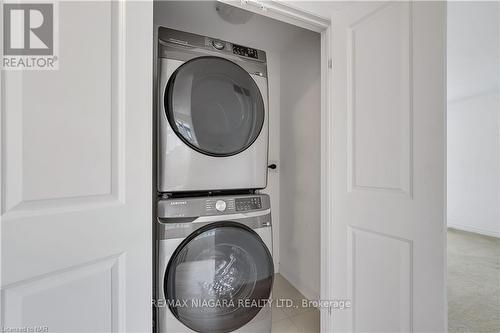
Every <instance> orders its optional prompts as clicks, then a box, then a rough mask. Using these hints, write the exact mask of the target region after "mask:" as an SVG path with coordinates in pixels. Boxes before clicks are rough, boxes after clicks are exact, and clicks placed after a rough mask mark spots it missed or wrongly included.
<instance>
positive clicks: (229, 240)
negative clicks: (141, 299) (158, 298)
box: [164, 221, 274, 333]
mask: <svg viewBox="0 0 500 333" xmlns="http://www.w3.org/2000/svg"><path fill="white" fill-rule="evenodd" d="M273 275H274V268H273V260H272V257H271V253H270V252H269V250H268V249H267V247H266V245H265V244H264V242H263V241H262V239H261V238H260V237H259V235H257V233H255V231H253V230H252V229H250V228H248V227H246V226H244V225H242V224H240V223H236V222H229V221H224V222H216V223H212V224H210V225H207V226H204V227H202V228H200V229H198V230H197V231H195V232H194V233H193V234H191V235H190V236H189V237H188V238H186V239H185V240H184V241H183V242H182V243H181V245H179V247H178V248H177V249H176V251H175V252H174V254H173V255H172V257H171V259H170V261H169V263H168V266H167V270H166V272H165V277H164V290H165V299H166V300H167V305H168V306H169V308H170V310H171V311H172V313H173V315H174V316H175V317H176V318H177V319H178V320H179V321H180V322H182V323H183V324H184V325H186V326H187V327H189V328H190V329H192V330H194V331H197V332H213V333H217V332H219V333H223V332H231V331H234V330H236V329H238V328H240V327H242V326H244V325H245V324H247V323H248V322H250V321H251V320H252V319H253V318H254V317H255V316H256V315H257V313H258V312H259V311H260V310H261V308H262V307H264V306H266V303H267V301H268V299H269V296H270V295H271V290H272V285H273Z"/></svg>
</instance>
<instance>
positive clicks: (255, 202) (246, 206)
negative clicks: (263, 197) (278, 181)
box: [235, 197, 262, 212]
mask: <svg viewBox="0 0 500 333" xmlns="http://www.w3.org/2000/svg"><path fill="white" fill-rule="evenodd" d="M235 203H236V211H237V212H241V211H247V210H255V209H261V208H262V202H261V201H260V197H249V198H238V199H236V200H235Z"/></svg>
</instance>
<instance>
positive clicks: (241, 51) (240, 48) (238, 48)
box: [233, 44, 259, 59]
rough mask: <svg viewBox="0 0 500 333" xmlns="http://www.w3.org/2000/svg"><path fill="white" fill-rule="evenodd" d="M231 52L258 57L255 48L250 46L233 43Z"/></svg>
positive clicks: (248, 56)
mask: <svg viewBox="0 0 500 333" xmlns="http://www.w3.org/2000/svg"><path fill="white" fill-rule="evenodd" d="M233 53H234V54H237V55H240V56H243V57H247V58H253V59H259V54H258V52H257V50H256V49H252V48H250V47H245V46H240V45H235V44H233Z"/></svg>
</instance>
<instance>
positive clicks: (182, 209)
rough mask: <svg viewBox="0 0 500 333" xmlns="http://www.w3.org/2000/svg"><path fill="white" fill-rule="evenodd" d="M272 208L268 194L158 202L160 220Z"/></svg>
mask: <svg viewBox="0 0 500 333" xmlns="http://www.w3.org/2000/svg"><path fill="white" fill-rule="evenodd" d="M269 208H270V200H269V196H268V195H267V194H247V195H244V194H243V195H238V196H236V195H235V196H213V197H205V198H168V199H163V200H159V201H158V207H157V214H158V215H157V216H158V217H159V218H167V219H168V218H180V217H183V218H184V217H185V218H187V217H200V216H219V215H230V214H235V213H248V212H253V211H262V210H265V209H269Z"/></svg>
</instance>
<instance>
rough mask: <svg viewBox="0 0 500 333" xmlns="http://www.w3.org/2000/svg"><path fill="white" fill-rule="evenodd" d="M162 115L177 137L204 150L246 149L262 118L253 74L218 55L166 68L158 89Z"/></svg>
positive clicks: (229, 152) (212, 153)
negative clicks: (169, 70)
mask: <svg viewBox="0 0 500 333" xmlns="http://www.w3.org/2000/svg"><path fill="white" fill-rule="evenodd" d="M164 103H165V110H166V115H167V119H168V121H169V123H170V126H171V127H172V129H173V130H174V131H175V133H177V135H178V136H179V138H180V139H181V140H182V141H184V142H185V143H186V144H187V145H188V146H190V147H191V148H193V149H195V150H196V151H198V152H200V153H203V154H206V155H210V156H218V157H224V156H231V155H235V154H238V153H240V152H242V151H243V150H245V149H247V148H248V147H249V146H250V145H252V143H253V142H254V141H255V140H256V139H257V137H258V136H259V133H260V131H261V130H262V126H263V124H264V116H265V111H264V102H263V100H262V95H261V93H260V90H259V88H258V87H257V84H256V83H255V81H254V79H252V77H251V76H250V75H249V74H248V72H247V71H245V70H244V69H243V68H241V67H240V66H238V65H236V64H235V63H233V62H231V61H229V60H227V59H223V58H219V57H200V58H195V59H192V60H190V61H187V62H186V63H184V64H182V65H181V66H180V67H179V68H177V70H176V71H175V72H174V73H173V74H172V76H171V77H170V80H169V82H168V84H167V87H166V91H165V94H164Z"/></svg>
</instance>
